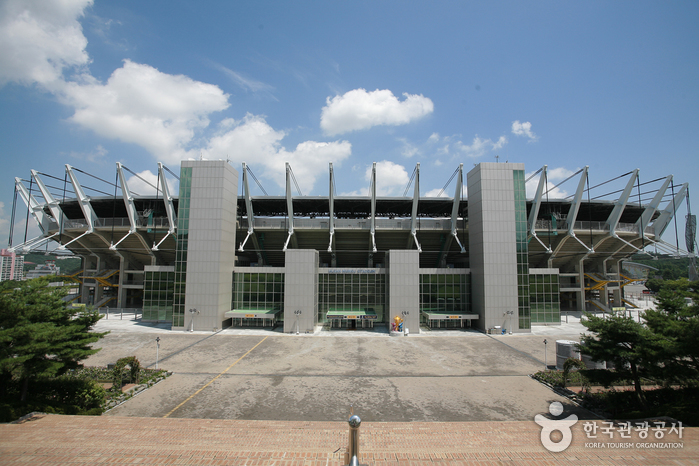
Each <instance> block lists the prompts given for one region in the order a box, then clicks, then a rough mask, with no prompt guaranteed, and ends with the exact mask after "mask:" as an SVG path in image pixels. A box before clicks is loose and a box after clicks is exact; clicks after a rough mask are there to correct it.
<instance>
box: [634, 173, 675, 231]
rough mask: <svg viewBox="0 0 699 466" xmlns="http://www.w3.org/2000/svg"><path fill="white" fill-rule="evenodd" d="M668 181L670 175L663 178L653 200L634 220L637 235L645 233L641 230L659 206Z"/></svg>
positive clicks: (670, 178) (670, 180)
mask: <svg viewBox="0 0 699 466" xmlns="http://www.w3.org/2000/svg"><path fill="white" fill-rule="evenodd" d="M670 183H672V175H669V176H668V177H667V178H665V182H664V183H663V185H662V186H661V187H660V189H658V192H657V193H655V196H654V197H653V200H652V201H650V204H648V206H647V207H646V209H645V210H644V211H643V214H641V217H640V218H639V219H638V220H637V221H636V227H637V228H638V232H639V235H638V236H640V237H643V236H644V235H645V232H644V231H643V230H644V229H645V228H646V227H648V225H649V224H650V221H651V219H652V218H653V214H655V211H656V210H658V207H660V203H661V202H662V200H663V196H665V191H667V188H668V187H669V186H670Z"/></svg>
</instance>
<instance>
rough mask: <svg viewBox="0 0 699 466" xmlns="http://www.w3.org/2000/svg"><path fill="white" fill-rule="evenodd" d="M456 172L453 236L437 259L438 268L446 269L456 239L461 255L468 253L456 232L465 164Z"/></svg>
mask: <svg viewBox="0 0 699 466" xmlns="http://www.w3.org/2000/svg"><path fill="white" fill-rule="evenodd" d="M456 171H457V172H458V176H457V177H456V192H455V193H454V201H453V202H452V207H451V234H450V235H449V236H448V237H447V238H446V240H445V241H444V245H443V247H442V250H441V251H440V253H439V257H438V258H437V267H446V260H447V254H448V253H449V249H450V248H451V242H452V241H453V240H454V239H456V242H457V243H458V244H459V247H460V248H461V253H462V254H463V253H465V252H466V248H464V246H463V245H462V244H461V241H459V237H458V236H457V231H456V224H457V221H458V216H459V203H460V202H461V191H462V190H463V183H464V174H463V172H464V164H463V163H460V164H459V168H458V169H457V170H456Z"/></svg>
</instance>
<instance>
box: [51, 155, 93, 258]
mask: <svg viewBox="0 0 699 466" xmlns="http://www.w3.org/2000/svg"><path fill="white" fill-rule="evenodd" d="M66 173H67V174H68V178H70V184H72V185H73V191H74V192H75V196H76V197H77V198H78V203H79V204H80V210H82V212H83V216H84V217H85V221H86V222H87V230H86V231H85V232H84V233H83V234H82V235H80V236H77V237H76V238H73V239H72V240H70V241H68V242H67V243H66V244H62V245H61V246H59V247H58V249H61V250H63V249H65V248H66V246H68V245H69V244H71V243H72V242H74V241H77V240H78V239H80V238H82V237H83V236H85V235H89V234H90V233H92V232H93V231H94V230H95V221H96V220H97V215H96V214H95V211H94V210H93V209H92V205H91V204H90V198H89V197H88V196H87V195H86V194H85V191H83V188H82V186H80V182H79V181H78V178H77V177H76V176H75V173H74V172H73V167H71V166H70V165H68V164H66Z"/></svg>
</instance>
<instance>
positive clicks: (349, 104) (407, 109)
mask: <svg viewBox="0 0 699 466" xmlns="http://www.w3.org/2000/svg"><path fill="white" fill-rule="evenodd" d="M403 95H404V96H405V100H403V101H399V100H398V98H397V97H396V96H394V95H393V93H392V92H391V91H390V90H388V89H383V90H379V89H377V90H375V91H372V92H367V91H366V90H365V89H354V90H351V91H349V92H346V93H345V94H344V95H336V96H335V97H333V98H332V99H331V98H330V97H328V98H327V99H326V106H325V107H323V110H322V112H321V116H320V127H321V128H322V129H323V131H325V133H326V134H328V135H331V136H333V135H337V134H342V133H347V132H350V131H356V130H360V129H367V128H371V127H372V126H377V125H388V126H398V125H405V124H407V123H410V122H411V121H413V120H416V119H419V118H422V117H424V116H425V115H428V114H430V113H432V112H433V111H434V104H433V103H432V101H431V100H430V99H428V98H427V97H424V96H423V95H422V94H420V95H416V94H407V93H405V94H403Z"/></svg>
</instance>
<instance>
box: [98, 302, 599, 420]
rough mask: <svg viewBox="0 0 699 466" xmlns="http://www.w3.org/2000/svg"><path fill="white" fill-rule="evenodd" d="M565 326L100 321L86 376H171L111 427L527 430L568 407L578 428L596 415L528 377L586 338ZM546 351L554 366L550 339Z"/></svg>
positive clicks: (124, 409)
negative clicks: (271, 326)
mask: <svg viewBox="0 0 699 466" xmlns="http://www.w3.org/2000/svg"><path fill="white" fill-rule="evenodd" d="M569 321H570V322H569V323H568V324H566V323H565V322H564V323H562V324H561V326H556V327H536V328H535V329H534V330H533V333H532V334H527V335H498V336H490V335H485V334H482V333H479V332H475V331H460V330H456V331H454V330H433V331H429V330H426V329H425V330H424V331H423V332H421V333H420V334H410V335H409V336H406V337H390V336H388V334H387V332H386V331H385V330H384V329H380V328H379V329H375V330H374V331H368V330H367V331H361V330H358V331H346V330H333V331H331V332H327V331H318V332H316V334H315V335H304V334H302V335H288V334H282V333H281V332H279V331H269V330H262V329H237V330H236V329H228V330H224V331H221V332H219V333H212V332H181V331H176V332H173V331H170V330H168V329H167V326H162V325H161V326H156V325H151V324H143V323H140V322H138V321H133V320H128V319H127V320H117V319H110V320H109V321H105V320H103V321H101V322H100V323H99V324H98V327H97V330H99V331H106V330H109V331H110V332H111V333H110V334H109V335H107V336H106V337H105V338H104V339H102V340H101V341H100V342H99V343H97V346H100V347H101V348H102V350H101V351H100V352H99V353H97V354H96V355H94V356H92V357H90V358H89V359H88V360H87V361H86V365H93V366H97V365H106V364H108V363H112V362H115V361H116V360H117V359H119V358H121V357H125V356H136V357H137V358H138V359H139V361H140V362H141V364H142V365H145V366H150V367H154V366H155V359H156V342H155V338H156V337H160V347H159V350H158V364H159V367H160V368H163V369H167V370H169V371H172V372H173V375H172V376H171V377H169V378H167V379H165V380H164V381H162V382H160V383H159V384H157V385H155V386H154V387H152V388H150V389H148V390H146V391H144V392H142V393H141V394H139V395H138V396H136V397H133V398H131V399H130V400H128V401H127V402H126V403H124V404H123V405H121V406H119V407H117V408H115V409H113V410H111V411H110V412H108V413H107V414H108V415H110V416H138V417H172V418H199V419H245V420H280V421H287V420H289V421H292V420H303V421H336V420H344V419H346V417H347V414H348V412H349V407H350V406H354V409H355V412H357V413H361V417H362V419H363V420H365V421H371V422H379V421H385V422H407V421H524V420H532V419H533V418H534V416H535V415H536V414H539V413H546V412H547V411H548V406H549V404H550V403H551V402H553V401H560V402H561V403H563V405H564V407H565V411H566V413H575V414H577V415H578V417H579V418H580V419H594V418H595V416H594V415H593V414H592V413H590V412H588V411H586V410H583V409H581V408H579V407H577V406H575V405H574V404H573V403H571V402H570V401H569V400H567V399H566V398H564V397H561V396H559V395H557V394H556V393H554V392H552V391H551V390H550V389H548V388H547V387H545V386H543V385H541V384H540V383H539V382H537V381H535V380H533V379H531V378H530V377H529V375H530V374H532V373H534V372H536V371H537V370H540V369H542V368H543V367H544V359H545V357H546V359H547V362H548V363H549V365H551V364H554V363H555V340H556V339H566V340H569V339H574V340H575V339H578V338H579V335H580V333H581V331H584V328H583V327H582V326H581V325H580V323H579V319H577V318H575V317H574V316H571V317H570V318H569ZM544 339H546V340H547V341H548V343H549V344H548V345H547V348H546V352H547V353H546V355H545V354H544V351H545V348H544V344H543V340H544Z"/></svg>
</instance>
